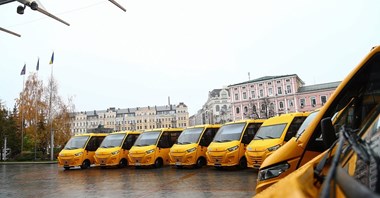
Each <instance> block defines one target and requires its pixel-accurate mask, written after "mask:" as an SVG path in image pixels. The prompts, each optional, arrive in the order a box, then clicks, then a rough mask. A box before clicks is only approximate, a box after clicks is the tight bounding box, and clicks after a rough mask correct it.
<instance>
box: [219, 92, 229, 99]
mask: <svg viewBox="0 0 380 198" xmlns="http://www.w3.org/2000/svg"><path fill="white" fill-rule="evenodd" d="M220 97H221V98H227V92H226V91H225V90H223V91H221V93H220Z"/></svg>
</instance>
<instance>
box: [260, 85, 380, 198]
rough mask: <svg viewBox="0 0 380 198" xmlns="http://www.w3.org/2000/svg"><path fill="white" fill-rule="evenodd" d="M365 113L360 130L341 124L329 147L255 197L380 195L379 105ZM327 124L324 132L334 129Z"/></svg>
mask: <svg viewBox="0 0 380 198" xmlns="http://www.w3.org/2000/svg"><path fill="white" fill-rule="evenodd" d="M377 86H378V87H380V86H379V85H377ZM378 93H379V92H378ZM377 100H378V99H377ZM366 116H367V119H366V121H365V122H364V123H363V124H362V125H361V127H359V128H358V129H355V130H353V129H352V128H350V127H346V126H342V127H341V128H340V130H339V131H338V134H339V138H338V140H337V141H336V142H334V144H333V145H332V147H331V148H330V149H328V150H327V151H325V152H324V153H322V154H320V155H318V156H317V157H315V158H314V159H312V160H311V161H309V162H308V163H306V164H305V165H303V166H302V167H300V168H299V169H297V170H296V171H294V172H293V173H291V174H289V175H288V176H286V177H285V178H283V179H281V180H280V181H279V182H277V183H275V184H273V185H272V186H270V187H268V188H266V189H265V190H263V191H261V192H260V193H258V194H256V196H255V197H257V198H261V197H326V198H327V197H338V198H340V197H379V187H378V186H379V180H378V178H379V176H380V175H379V174H380V172H379V171H378V170H379V167H378V166H379V159H380V158H379V152H378V151H379V145H380V138H379V137H380V105H377V106H376V107H375V109H373V111H371V112H368V113H367V115H366ZM325 124H326V123H325ZM326 126H327V127H323V129H322V131H325V130H330V129H331V128H333V126H332V125H331V123H329V124H326Z"/></svg>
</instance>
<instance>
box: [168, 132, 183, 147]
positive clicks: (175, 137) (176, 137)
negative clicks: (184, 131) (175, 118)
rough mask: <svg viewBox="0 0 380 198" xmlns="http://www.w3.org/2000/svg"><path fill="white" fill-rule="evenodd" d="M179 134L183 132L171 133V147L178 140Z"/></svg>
mask: <svg viewBox="0 0 380 198" xmlns="http://www.w3.org/2000/svg"><path fill="white" fill-rule="evenodd" d="M179 135H181V132H180V131H179V132H174V133H170V142H169V148H170V147H172V146H173V144H175V143H176V142H177V140H178V137H179Z"/></svg>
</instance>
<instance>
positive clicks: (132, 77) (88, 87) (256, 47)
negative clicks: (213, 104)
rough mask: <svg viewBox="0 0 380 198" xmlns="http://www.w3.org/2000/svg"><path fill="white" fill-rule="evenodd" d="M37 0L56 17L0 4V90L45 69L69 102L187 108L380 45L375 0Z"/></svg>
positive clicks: (340, 71) (323, 77)
mask: <svg viewBox="0 0 380 198" xmlns="http://www.w3.org/2000/svg"><path fill="white" fill-rule="evenodd" d="M118 1H119V3H120V4H122V5H123V6H124V7H126V8H127V12H123V11H122V10H120V9H119V8H117V7H116V6H114V5H113V4H111V3H110V2H108V1H106V0H64V1H63V0H49V1H47V0H41V2H42V3H43V5H44V7H45V8H46V9H47V10H48V11H50V12H52V13H54V14H56V15H57V16H59V17H60V18H62V19H63V20H65V21H67V22H69V23H70V24H71V26H69V27H68V26H65V25H63V24H61V23H59V22H56V21H55V20H53V19H50V18H48V17H46V16H44V15H42V14H40V13H37V12H34V11H32V10H30V9H29V8H27V9H26V10H25V14H24V15H19V14H17V13H16V8H17V6H18V5H20V4H19V3H18V2H13V3H9V4H6V5H2V6H0V27H4V28H7V29H10V30H12V31H15V32H17V33H19V34H21V35H22V37H21V38H19V37H15V36H12V35H8V34H6V33H2V32H0V68H1V70H0V71H1V72H0V79H1V83H0V99H1V100H2V102H3V103H5V105H6V106H7V107H9V108H11V107H13V105H14V103H15V98H17V97H18V95H19V92H20V91H21V90H22V83H23V77H22V76H20V72H21V69H22V67H23V65H24V63H26V65H27V75H28V74H29V73H30V72H35V70H36V63H37V58H38V57H40V71H39V77H40V79H42V80H43V81H44V82H45V83H46V82H47V79H48V78H49V76H50V73H51V67H52V66H51V65H49V64H48V63H49V61H50V57H51V54H52V52H53V51H54V52H55V59H54V64H53V67H54V70H53V75H54V78H56V79H57V81H58V84H59V94H60V95H61V96H62V97H63V98H68V97H71V96H72V97H73V98H74V101H73V102H74V104H75V107H76V111H90V110H102V109H107V108H109V107H116V108H133V107H143V106H154V105H166V104H167V102H168V97H169V96H170V99H171V103H174V104H178V103H179V102H184V103H185V104H187V105H188V107H189V112H190V114H191V115H192V114H194V113H196V111H197V110H199V109H200V108H202V105H203V104H204V103H205V102H206V100H207V96H208V92H209V91H211V90H213V89H218V88H222V87H224V86H228V85H231V84H235V83H240V82H244V81H247V80H248V72H250V75H251V79H255V78H260V77H263V76H267V75H286V74H297V75H298V76H299V77H300V78H301V79H302V80H303V81H304V82H305V83H306V85H312V84H318V83H327V82H333V81H340V80H342V79H343V78H344V77H345V76H346V75H347V74H348V73H349V72H350V71H351V70H352V69H353V68H354V67H355V66H356V65H357V64H358V63H359V62H360V61H361V59H362V58H364V56H365V55H366V54H367V53H368V52H369V50H370V49H371V47H373V46H375V45H378V44H380V20H379V19H380V11H379V8H380V1H377V0H362V1H358V0H339V1H332V0H318V1H315V0H277V1H275V0H261V1H259V0H249V1H239V0H234V1H232V0H231V1H224V0H215V1H208V0H191V1H190V0H188V1H182V0H171V1H169V0H118Z"/></svg>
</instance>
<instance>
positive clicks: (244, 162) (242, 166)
mask: <svg viewBox="0 0 380 198" xmlns="http://www.w3.org/2000/svg"><path fill="white" fill-rule="evenodd" d="M238 168H239V169H246V168H247V159H245V157H242V158H241V159H240V161H239V165H238Z"/></svg>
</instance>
